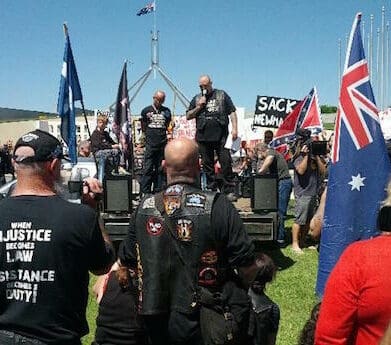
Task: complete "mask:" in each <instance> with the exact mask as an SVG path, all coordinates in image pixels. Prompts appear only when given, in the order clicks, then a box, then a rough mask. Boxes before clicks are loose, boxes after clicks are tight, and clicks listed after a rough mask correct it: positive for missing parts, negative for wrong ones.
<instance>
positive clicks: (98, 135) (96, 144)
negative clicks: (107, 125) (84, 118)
mask: <svg viewBox="0 0 391 345" xmlns="http://www.w3.org/2000/svg"><path fill="white" fill-rule="evenodd" d="M114 144H115V142H114V140H113V139H112V138H111V137H110V134H109V133H108V132H106V131H99V130H98V129H95V130H94V131H93V132H92V134H91V151H92V152H94V153H95V152H96V151H99V150H108V149H111V148H112V145H114Z"/></svg>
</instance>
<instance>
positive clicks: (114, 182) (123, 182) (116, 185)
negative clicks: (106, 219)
mask: <svg viewBox="0 0 391 345" xmlns="http://www.w3.org/2000/svg"><path fill="white" fill-rule="evenodd" d="M103 188H104V203H103V204H104V212H108V213H115V214H122V213H131V210H132V206H131V205H132V177H131V176H130V175H111V176H110V175H107V177H106V178H105V179H104V181H103Z"/></svg>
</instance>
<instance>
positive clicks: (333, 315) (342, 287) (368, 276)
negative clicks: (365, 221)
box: [315, 236, 391, 345]
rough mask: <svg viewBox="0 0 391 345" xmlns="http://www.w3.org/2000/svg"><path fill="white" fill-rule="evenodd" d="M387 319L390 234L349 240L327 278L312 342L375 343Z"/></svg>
mask: <svg viewBox="0 0 391 345" xmlns="http://www.w3.org/2000/svg"><path fill="white" fill-rule="evenodd" d="M390 320H391V236H378V237H376V238H374V239H370V240H365V241H359V242H355V243H353V244H351V245H350V246H349V247H348V248H347V249H346V250H345V251H344V252H343V254H342V255H341V257H340V259H339V261H338V262H337V264H336V266H335V268H334V269H333V271H332V272H331V274H330V277H329V279H328V281H327V285H326V290H325V294H324V297H323V301H322V306H321V309H320V314H319V319H318V323H317V326H316V335H315V344H316V345H323V344H354V345H371V344H378V343H379V340H380V338H381V337H382V336H383V334H384V332H385V330H386V328H387V326H388V323H389V321H390Z"/></svg>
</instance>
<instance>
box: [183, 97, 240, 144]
mask: <svg viewBox="0 0 391 345" xmlns="http://www.w3.org/2000/svg"><path fill="white" fill-rule="evenodd" d="M218 92H223V94H224V98H223V99H224V103H223V104H221V103H220V102H219V101H218V98H217V97H216V96H217V93H218ZM199 97H200V95H197V96H195V97H193V99H192V100H191V102H190V105H189V109H188V111H189V110H192V109H194V108H195V107H196V105H197V100H198V98H199ZM222 111H223V112H224V114H222V115H223V116H227V117H228V116H229V115H230V114H231V113H233V112H234V111H236V108H235V106H234V104H233V102H232V100H231V97H229V96H228V94H227V93H226V92H225V91H222V90H217V89H213V91H212V93H211V94H210V95H208V96H207V97H206V106H205V108H204V109H203V110H200V113H199V114H198V115H197V116H199V115H200V114H201V113H204V115H205V118H206V122H205V125H203V126H202V127H203V128H202V129H201V128H199V125H197V132H196V140H197V141H201V142H202V141H220V140H221V139H222V138H226V137H227V135H228V122H229V121H228V120H227V121H226V123H227V125H226V126H222V125H221V124H220V123H219V121H218V118H219V116H220V115H221V112H222Z"/></svg>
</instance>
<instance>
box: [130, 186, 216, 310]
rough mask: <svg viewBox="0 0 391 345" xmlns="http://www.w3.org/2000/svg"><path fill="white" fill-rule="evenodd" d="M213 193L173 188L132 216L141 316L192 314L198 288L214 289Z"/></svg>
mask: <svg viewBox="0 0 391 345" xmlns="http://www.w3.org/2000/svg"><path fill="white" fill-rule="evenodd" d="M216 194H217V193H214V192H204V191H201V190H199V189H197V188H194V187H192V186H188V185H182V184H175V185H171V186H169V187H167V188H166V190H165V191H163V192H161V193H159V194H156V195H155V196H151V195H149V196H146V197H145V198H144V199H143V200H141V202H140V206H139V208H138V211H137V214H136V240H137V245H136V252H137V261H138V279H139V312H140V314H143V315H153V314H160V313H166V312H169V311H170V310H176V311H180V312H183V313H192V312H194V311H195V310H194V308H195V307H196V297H197V291H198V286H199V285H203V286H208V287H213V286H217V285H218V284H219V279H220V277H219V272H220V271H221V272H222V271H223V270H221V269H220V268H219V267H218V266H219V265H220V260H219V257H218V244H217V243H216V239H215V233H214V229H211V211H212V205H213V201H214V199H215V197H216Z"/></svg>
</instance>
